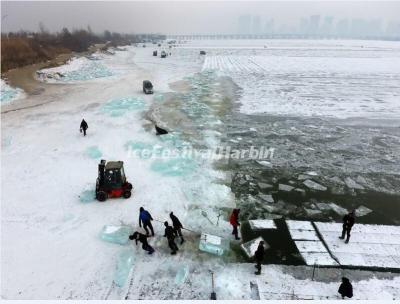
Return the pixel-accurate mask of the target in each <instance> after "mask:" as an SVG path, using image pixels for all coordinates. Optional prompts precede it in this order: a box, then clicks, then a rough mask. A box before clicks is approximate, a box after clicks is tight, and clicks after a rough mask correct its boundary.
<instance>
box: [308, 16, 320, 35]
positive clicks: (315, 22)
mask: <svg viewBox="0 0 400 304" xmlns="http://www.w3.org/2000/svg"><path fill="white" fill-rule="evenodd" d="M319 19H320V16H319V15H313V16H310V22H309V24H308V25H309V26H308V29H309V30H308V34H311V35H315V34H317V33H318V30H319Z"/></svg>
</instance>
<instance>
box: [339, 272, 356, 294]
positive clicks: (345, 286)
mask: <svg viewBox="0 0 400 304" xmlns="http://www.w3.org/2000/svg"><path fill="white" fill-rule="evenodd" d="M338 292H339V293H340V294H341V296H342V299H344V297H348V298H352V297H353V286H352V285H351V283H350V280H349V279H348V278H345V277H343V278H342V284H340V287H339V290H338Z"/></svg>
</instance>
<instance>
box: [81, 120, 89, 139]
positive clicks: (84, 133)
mask: <svg viewBox="0 0 400 304" xmlns="http://www.w3.org/2000/svg"><path fill="white" fill-rule="evenodd" d="M88 128H89V126H88V124H87V122H86V121H85V120H84V119H82V122H81V126H80V129H79V130H80V132H81V133H82V131H83V136H86V130H87V129H88Z"/></svg>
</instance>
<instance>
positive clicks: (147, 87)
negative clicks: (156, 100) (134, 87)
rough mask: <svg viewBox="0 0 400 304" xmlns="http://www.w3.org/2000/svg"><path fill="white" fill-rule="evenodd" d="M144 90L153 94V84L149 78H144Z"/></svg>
mask: <svg viewBox="0 0 400 304" xmlns="http://www.w3.org/2000/svg"><path fill="white" fill-rule="evenodd" d="M143 92H144V93H145V94H153V84H152V83H151V82H150V81H149V80H143Z"/></svg>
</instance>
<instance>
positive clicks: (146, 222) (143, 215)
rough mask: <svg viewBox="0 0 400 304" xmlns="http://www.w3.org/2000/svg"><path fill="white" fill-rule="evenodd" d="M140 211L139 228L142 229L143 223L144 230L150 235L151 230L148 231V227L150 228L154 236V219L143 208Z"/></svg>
mask: <svg viewBox="0 0 400 304" xmlns="http://www.w3.org/2000/svg"><path fill="white" fill-rule="evenodd" d="M139 210H140V214H139V227H142V223H143V228H144V230H146V234H147V235H149V230H147V227H149V228H150V230H151V235H152V236H154V230H153V225H152V224H151V221H152V220H153V218H152V217H151V214H150V213H149V212H148V211H147V210H144V208H143V207H140V209H139Z"/></svg>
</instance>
